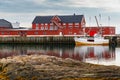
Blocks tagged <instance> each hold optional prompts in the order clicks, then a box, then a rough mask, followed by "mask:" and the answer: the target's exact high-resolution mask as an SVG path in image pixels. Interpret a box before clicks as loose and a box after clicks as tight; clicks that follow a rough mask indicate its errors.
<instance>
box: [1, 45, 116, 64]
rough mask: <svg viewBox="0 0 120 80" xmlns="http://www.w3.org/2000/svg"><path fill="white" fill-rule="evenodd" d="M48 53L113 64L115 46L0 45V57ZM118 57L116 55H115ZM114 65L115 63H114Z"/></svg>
mask: <svg viewBox="0 0 120 80" xmlns="http://www.w3.org/2000/svg"><path fill="white" fill-rule="evenodd" d="M33 54H39V55H49V56H56V57H61V58H72V59H75V60H79V61H83V62H89V63H96V64H108V63H109V64H111V65H112V64H115V63H113V62H115V61H116V60H117V59H116V53H115V48H111V47H109V46H79V47H75V46H70V45H57V44H56V45H0V58H5V57H8V56H16V55H33ZM117 58H118V57H117ZM115 65H116V64H115Z"/></svg>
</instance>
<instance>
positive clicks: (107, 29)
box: [85, 26, 115, 36]
mask: <svg viewBox="0 0 120 80" xmlns="http://www.w3.org/2000/svg"><path fill="white" fill-rule="evenodd" d="M100 32H101V34H102V35H103V36H111V35H115V27H113V26H102V27H85V33H86V34H87V35H89V36H94V35H95V34H96V33H100Z"/></svg>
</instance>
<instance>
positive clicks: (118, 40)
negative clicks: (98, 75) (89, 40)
mask: <svg viewBox="0 0 120 80" xmlns="http://www.w3.org/2000/svg"><path fill="white" fill-rule="evenodd" d="M105 38H106V39H109V45H110V46H119V45H120V35H114V36H105ZM0 44H67V45H75V41H74V36H42V37H0Z"/></svg>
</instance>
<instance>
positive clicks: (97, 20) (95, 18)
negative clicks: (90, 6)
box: [95, 16, 100, 27]
mask: <svg viewBox="0 0 120 80" xmlns="http://www.w3.org/2000/svg"><path fill="white" fill-rule="evenodd" d="M95 20H96V23H97V26H98V27H100V26H99V24H98V20H97V17H96V16H95Z"/></svg>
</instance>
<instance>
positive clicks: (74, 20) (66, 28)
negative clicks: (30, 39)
mask: <svg viewBox="0 0 120 80" xmlns="http://www.w3.org/2000/svg"><path fill="white" fill-rule="evenodd" d="M85 24H86V23H85V18H84V16H83V15H69V16H37V17H36V18H35V19H34V21H33V23H32V29H34V30H39V31H41V35H61V34H63V35H74V34H76V35H80V34H81V31H80V30H81V28H82V27H85Z"/></svg>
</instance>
